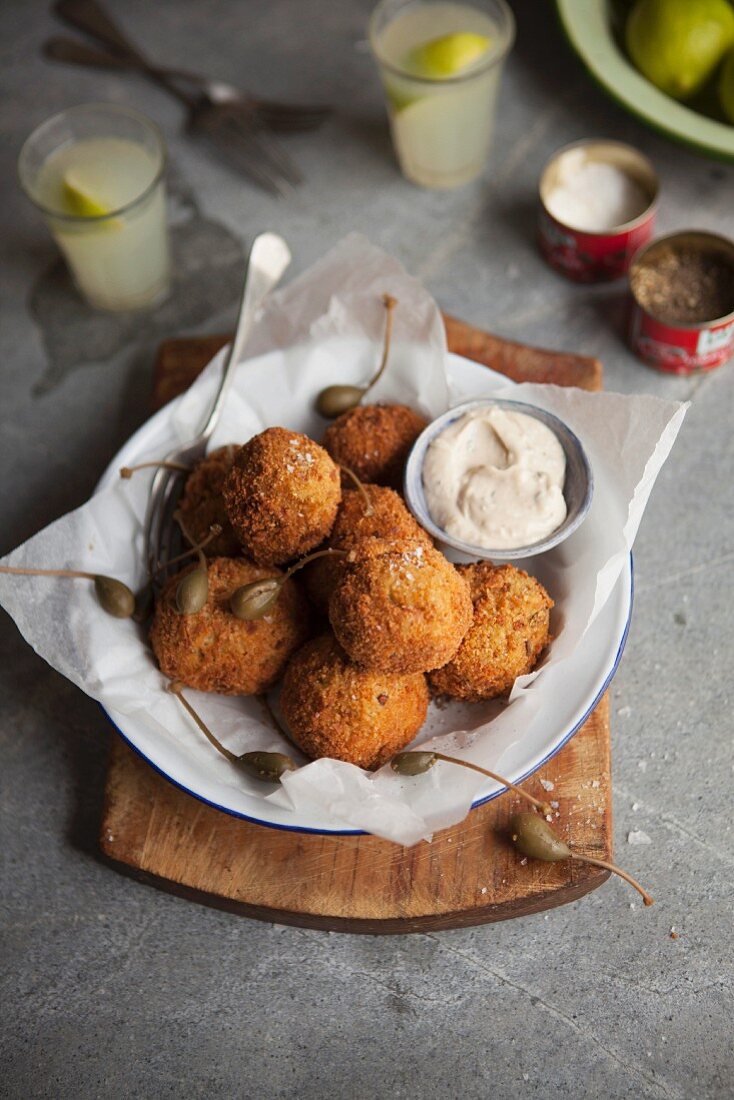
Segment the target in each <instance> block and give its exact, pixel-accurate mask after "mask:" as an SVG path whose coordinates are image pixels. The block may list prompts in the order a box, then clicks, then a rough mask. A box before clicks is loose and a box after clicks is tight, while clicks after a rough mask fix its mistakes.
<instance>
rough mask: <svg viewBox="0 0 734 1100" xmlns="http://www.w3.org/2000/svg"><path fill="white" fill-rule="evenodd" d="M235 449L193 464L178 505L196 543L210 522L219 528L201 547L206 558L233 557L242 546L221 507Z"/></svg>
mask: <svg viewBox="0 0 734 1100" xmlns="http://www.w3.org/2000/svg"><path fill="white" fill-rule="evenodd" d="M236 452H237V446H236V445H235V444H230V445H229V446H227V447H219V448H217V450H216V451H212V452H211V454H208V455H207V456H206V458H203V459H202V460H201V462H197V464H196V466H195V467H194V469H193V470H192V471H191V473H190V474H189V476H188V478H187V480H186V485H185V486H184V491H183V494H182V496H181V500H180V502H179V506H178V508H179V511H180V513H181V519H182V520H183V522H184V524H185V525H186V529H187V530H188V531H189V532H190V534H191V536H192V538H193V539H195V540H196V542H202V541H203V540H204V539H205V538H206V536H207V535H208V534H209V528H210V527H211V525H212V524H213V523H218V524H219V526H220V527H221V528H222V531H221V534H219V535H217V536H216V537H215V538H213V539H212V540H211V542H209V543H207V545H206V546H205V547H204V553H205V554H206V555H207V557H209V558H234V557H237V555H238V554H241V553H242V547H241V546H240V544H239V541H238V539H237V537H236V535H235V533H234V531H233V530H232V524H231V523H230V522H229V516H228V515H227V509H226V508H225V507H224V497H223V496H222V488H223V486H224V482H225V479H226V477H227V475H228V474H229V471H230V470H231V469H232V462H233V461H234V456H235V454H236Z"/></svg>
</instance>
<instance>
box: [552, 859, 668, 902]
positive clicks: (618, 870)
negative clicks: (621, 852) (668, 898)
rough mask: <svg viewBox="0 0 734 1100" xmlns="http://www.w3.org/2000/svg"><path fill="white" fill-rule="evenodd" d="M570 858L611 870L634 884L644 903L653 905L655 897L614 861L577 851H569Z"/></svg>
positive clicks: (631, 884)
mask: <svg viewBox="0 0 734 1100" xmlns="http://www.w3.org/2000/svg"><path fill="white" fill-rule="evenodd" d="M571 859H577V860H579V862H581V863H593V864H594V866H596V867H604V868H605V870H607V871H611V872H612V873H613V874H615V875H619V877H620V878H623V879H624V880H625V882H628V883H629V884H630V886H634V888H635V890H636V891H637V893H638V894H641V895H642V900H643V902H644V903H645V905H654V904H655V899H654V898H653V897H651V895H650V894H648V892H647V890H645V889H644V887H642V886H640V884H639V882H638V881H637V879H634V878H632V875H628V874H627V872H626V871H623V870H622V868H621V867H617V865H616V863H608V862H607V861H606V860H605V859H596V858H595V857H594V856H582V855H579V853H578V852H571Z"/></svg>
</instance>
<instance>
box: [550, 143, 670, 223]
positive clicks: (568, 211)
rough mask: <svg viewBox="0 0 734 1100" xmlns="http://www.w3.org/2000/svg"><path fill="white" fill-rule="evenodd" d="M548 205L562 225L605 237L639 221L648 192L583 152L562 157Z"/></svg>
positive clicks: (578, 150)
mask: <svg viewBox="0 0 734 1100" xmlns="http://www.w3.org/2000/svg"><path fill="white" fill-rule="evenodd" d="M545 205H546V207H547V208H548V210H549V211H550V213H551V214H552V215H553V217H554V218H556V219H557V220H558V221H559V222H561V223H562V224H563V225H568V226H570V227H571V228H572V229H578V230H580V231H581V232H582V233H583V232H588V233H603V232H605V231H608V230H610V229H616V228H617V227H618V226H621V225H625V224H626V223H627V222H631V221H634V219H635V218H639V216H640V214H644V212H645V210H646V209H647V207H648V206H649V205H650V198H649V195H648V194H647V192H646V191H645V190H644V188H642V187H641V186H640V184H639V183H637V181H636V180H634V179H632V177H631V176H628V175H627V173H626V172H623V171H622V169H621V168H617V166H616V165H614V164H605V163H603V162H601V161H593V160H590V159H589V157H588V156H587V154H586V153H585V152H584V151H583V150H582V149H575V150H572V151H570V152H569V153H567V154H566V156H565V157H562V158H561V160H560V162H559V164H558V179H557V182H556V184H555V186H554V187H552V188H551V190H550V191H549V192H548V194H547V195H545Z"/></svg>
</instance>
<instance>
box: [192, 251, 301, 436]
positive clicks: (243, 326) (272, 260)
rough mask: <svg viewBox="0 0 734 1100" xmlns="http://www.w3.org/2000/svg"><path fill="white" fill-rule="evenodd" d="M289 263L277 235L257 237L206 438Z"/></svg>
mask: <svg viewBox="0 0 734 1100" xmlns="http://www.w3.org/2000/svg"><path fill="white" fill-rule="evenodd" d="M290 262H291V253H290V249H289V248H288V245H287V244H286V243H285V241H284V240H283V238H282V237H279V236H278V234H277V233H260V235H259V236H257V237H255V240H254V241H253V244H252V248H251V249H250V256H249V259H248V261H247V273H246V275H245V285H244V287H243V290H242V299H241V301H240V309H239V313H238V315H237V327H236V329H235V334H234V336H233V338H232V343H231V344H230V346H229V351H228V353H227V358H226V360H225V363H224V368H223V370H222V376H221V378H220V380H219V389H218V390H217V394H216V396H215V398H214V403H213V405H212V408H211V411H210V413H209V416H208V417H207V419H206V423H205V424H204V426H203V428H202V429H201V433H200V435H201V438H203V439H206V440H208V439H209V438H210V437H211V435H212V433H213V431H214V429H215V427H216V425H217V421H218V420H219V417H220V414H221V412H222V408H223V407H224V402H225V400H226V398H227V393H228V391H229V388H230V386H231V384H232V379H233V378H234V373H235V369H236V367H237V364H238V363H239V361H240V359H241V357H242V352H243V351H244V348H245V344H246V343H247V341H248V339H249V337H250V333H251V332H252V327H253V325H254V323H255V318H256V315H257V312H258V310H259V308H260V306H261V305H262V303H263V300H264V298H265V296H266V295H267V294H268V293H269V292H270V291H271V290H272V289H273V287H274V286H276V284H277V283H278V282H280V278H281V276H282V274H283V272H284V271H285V269H286V268H287V267H288V264H289V263H290Z"/></svg>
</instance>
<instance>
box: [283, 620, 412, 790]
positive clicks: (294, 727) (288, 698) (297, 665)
mask: <svg viewBox="0 0 734 1100" xmlns="http://www.w3.org/2000/svg"><path fill="white" fill-rule="evenodd" d="M280 703H281V708H282V711H283V716H284V718H285V719H286V721H287V723H288V726H289V729H290V731H291V735H292V737H293V740H294V741H295V742H296V744H298V745H299V746H300V747H301V748H302V749H303V751H304V752H305V753H306V755H307V756H310V757H312V758H313V759H318V758H319V757H322V756H330V757H332V758H334V759H336V760H347V761H349V763H351V764H356V765H357V766H358V767H360V768H379V767H380V766H381V765H382V764H384V763H386V762H387V761H388V760H389V759H390V758H391V757H392V756H394V755H395V753H396V752H400V750H401V749H403V748H405V746H406V745H407V744H409V742H410V741H412V740H413V738H414V737H415V735H416V734H417V732H418V730H419V729H420V727H421V726H422V724H423V722H424V721H425V717H426V712H427V710H428V688H427V685H426V678H425V676H423V675H422V674H420V673H419V674H417V675H416V674H413V675H408V676H399V675H395V674H394V673H384V672H371V671H368V670H367V669H364V668H360V667H359V666H358V665H355V664H353V663H352V662H351V661H350V660H349V659H348V657H347V655H346V654H345V653H344V651H343V650H342V649H341V647H340V646H339V645H338V643H337V641H336V639H335V638H334V637H333V635H331V634H324V635H321V636H320V637H318V638H314V639H313V640H312V641H310V642H307V643H306V645H305V646H303V647H302V648H301V649H300V650H299V651H298V653H296V654H295V656H294V657H292V658H291V661H290V663H289V665H288V668H287V669H286V674H285V678H284V680H283V690H282V692H281V699H280Z"/></svg>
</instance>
